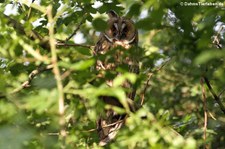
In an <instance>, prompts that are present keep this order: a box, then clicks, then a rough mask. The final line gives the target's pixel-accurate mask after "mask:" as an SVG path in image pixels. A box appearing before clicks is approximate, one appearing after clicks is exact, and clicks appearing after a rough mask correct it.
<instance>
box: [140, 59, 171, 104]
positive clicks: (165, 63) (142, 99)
mask: <svg viewBox="0 0 225 149" xmlns="http://www.w3.org/2000/svg"><path fill="white" fill-rule="evenodd" d="M171 59H172V58H170V59H169V60H167V61H165V62H164V63H163V64H162V65H161V66H160V67H157V68H156V69H155V70H153V71H152V72H151V73H148V79H147V82H146V84H145V87H144V90H143V91H142V93H141V103H140V104H141V105H143V103H144V100H145V93H146V91H147V89H148V88H149V86H150V80H151V77H152V75H153V72H158V71H160V70H161V69H162V68H163V67H164V66H165V65H167V64H168V63H169V61H171Z"/></svg>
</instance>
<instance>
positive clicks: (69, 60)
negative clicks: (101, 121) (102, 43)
mask: <svg viewBox="0 0 225 149" xmlns="http://www.w3.org/2000/svg"><path fill="white" fill-rule="evenodd" d="M0 2H1V3H0V12H1V13H0V26H1V27H0V43H1V46H0V78H1V79H0V148H4V149H6V148H15V149H16V148H100V147H99V146H98V138H97V134H96V131H95V127H96V126H95V121H96V119H97V117H98V115H100V113H103V112H104V109H105V108H107V107H108V106H107V105H105V104H104V103H102V102H101V101H100V100H98V97H99V96H100V95H113V96H116V97H118V98H120V99H121V100H123V99H124V98H123V95H124V89H123V88H120V87H118V86H115V87H112V88H107V87H106V86H105V85H104V82H98V83H97V85H95V86H94V85H92V84H91V83H90V82H92V81H93V80H96V79H97V78H96V75H95V74H96V73H95V72H94V70H93V66H94V64H95V62H96V57H95V56H93V54H92V51H93V46H94V45H95V43H96V42H97V40H98V36H99V34H100V32H101V31H103V30H104V29H105V28H106V20H107V15H106V12H107V11H109V10H115V11H116V12H117V13H118V14H120V15H124V16H126V17H129V18H132V20H134V21H135V25H136V27H137V28H138V30H139V48H140V49H141V51H142V55H141V56H140V66H141V72H140V74H139V75H134V74H129V73H128V72H127V71H126V70H123V72H124V76H123V77H124V78H127V79H130V80H133V81H135V85H136V86H137V89H138V90H137V96H136V99H135V101H136V103H137V104H139V105H140V101H141V99H143V98H144V104H143V105H142V106H141V107H140V109H139V110H138V111H137V112H135V113H130V114H129V115H130V116H129V118H128V119H127V121H126V124H125V126H124V127H123V128H122V129H121V130H120V131H119V134H118V136H117V137H116V140H115V141H114V142H112V143H111V144H110V145H108V147H109V148H157V149H158V148H224V147H225V140H224V139H225V138H224V136H225V129H224V128H225V117H224V113H223V111H222V110H221V106H220V105H219V104H218V102H216V101H215V98H214V97H213V96H212V95H211V91H210V90H209V89H208V86H207V84H206V81H207V80H209V81H210V85H211V86H212V88H213V90H214V92H215V93H216V95H217V96H219V100H220V101H221V102H222V103H224V102H225V101H224V96H225V95H224V94H223V89H224V87H225V86H224V84H225V77H224V75H225V69H224V68H225V62H224V56H225V51H224V48H223V45H224V42H225V40H224V32H225V31H224V27H225V24H224V22H225V13H224V10H225V9H224V8H225V7H224V6H225V3H224V1H214V0H210V1H207V2H217V3H219V2H220V4H223V6H181V1H178V0H172V1H167V0H161V1H158V0H142V1H139V0H137V1H131V0H123V1H122V0H114V1H110V0H99V1H93V0H82V1H81V0H77V1H73V0H55V1H48V0H46V1H44V0H34V1H33V2H31V1H27V0H23V1H22V0H21V1H8V0H1V1H0ZM182 2H184V1H182ZM186 2H187V3H188V2H197V1H189V0H187V1H186ZM199 2H205V1H204V0H201V1H199ZM187 3H186V4H187ZM182 4H183V3H182ZM11 9H13V11H9V10H11ZM34 70H36V71H34ZM109 77H111V76H110V75H109ZM204 78H206V80H204ZM201 80H202V81H201ZM114 81H115V82H117V83H118V84H121V83H122V81H123V79H121V78H115V80H114ZM147 82H148V83H147ZM201 82H202V83H201ZM146 84H147V85H146ZM143 94H144V96H143ZM202 96H205V98H203V97H202ZM204 100H205V101H204ZM204 104H205V106H204ZM62 108H63V109H65V110H62ZM117 110H119V111H120V112H124V110H123V109H117ZM143 117H145V118H144V119H143ZM206 117H207V118H208V119H205V118H206ZM205 124H207V126H204V125H205Z"/></svg>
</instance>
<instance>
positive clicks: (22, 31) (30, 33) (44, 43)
mask: <svg viewBox="0 0 225 149" xmlns="http://www.w3.org/2000/svg"><path fill="white" fill-rule="evenodd" d="M3 17H5V18H6V19H7V24H8V25H10V26H12V27H13V28H14V29H15V31H16V32H17V33H19V34H21V35H25V36H26V37H28V38H29V39H31V40H38V41H39V42H40V46H41V47H42V48H43V49H47V50H50V46H49V43H48V41H47V40H45V39H44V38H43V37H42V36H41V35H39V34H38V33H37V32H36V31H34V30H31V31H26V30H25V29H24V27H23V25H22V24H21V23H19V22H17V21H16V20H14V19H12V18H10V17H9V16H7V15H4V14H3Z"/></svg>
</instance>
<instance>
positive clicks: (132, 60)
mask: <svg viewBox="0 0 225 149" xmlns="http://www.w3.org/2000/svg"><path fill="white" fill-rule="evenodd" d="M108 16H109V20H108V28H107V30H106V31H105V32H103V33H101V35H100V37H99V40H98V42H97V44H96V46H95V49H94V53H95V55H96V56H97V57H98V56H100V55H104V54H107V53H108V52H110V50H112V49H116V51H115V53H114V55H113V56H111V57H112V58H113V61H112V60H109V59H107V58H105V59H103V60H102V59H101V60H97V64H96V69H97V71H98V72H99V73H98V76H99V77H100V78H103V79H104V74H103V73H101V72H102V71H111V70H116V68H117V66H119V65H121V64H126V65H127V66H128V68H129V70H128V71H129V72H131V73H136V74H137V73H139V67H138V55H136V54H137V53H139V52H138V47H137V44H138V32H137V29H136V28H135V26H134V23H133V21H132V20H130V19H127V18H125V17H120V16H118V15H117V14H116V13H115V12H114V11H109V12H108ZM119 46H121V47H123V48H124V49H125V50H134V51H128V53H129V54H128V55H126V56H124V52H125V51H124V50H121V48H118V49H117V47H119ZM117 75H120V73H117ZM105 81H106V82H107V85H108V86H112V85H113V84H112V80H109V79H107V80H105ZM123 87H125V88H129V89H130V90H131V91H130V92H128V93H127V99H130V100H133V99H134V97H135V92H136V90H135V89H134V88H133V86H132V85H131V84H130V83H129V82H125V83H124V84H123ZM101 99H102V100H103V101H104V102H105V103H106V104H109V105H113V106H119V107H123V106H122V104H121V103H120V102H119V101H118V100H117V99H116V98H114V97H108V96H104V97H101ZM125 118H126V114H124V115H119V114H117V113H116V112H115V111H113V110H112V109H110V110H106V115H105V116H101V117H100V118H99V120H98V121H97V131H98V134H99V139H100V143H99V144H100V145H105V144H107V143H108V142H110V141H111V140H112V139H113V138H114V137H115V135H116V133H117V131H118V129H119V128H121V126H122V125H123V123H124V120H125Z"/></svg>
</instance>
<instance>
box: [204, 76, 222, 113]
mask: <svg viewBox="0 0 225 149" xmlns="http://www.w3.org/2000/svg"><path fill="white" fill-rule="evenodd" d="M203 78H204V81H205V83H206V85H207V87H208V89H209V91H210V93H211V94H212V96H213V97H214V99H215V101H216V103H217V104H218V105H219V107H220V109H221V110H222V112H223V113H224V114H225V107H224V105H223V103H222V102H221V101H220V97H219V96H217V95H216V93H215V91H214V90H213V88H212V86H211V84H210V82H209V80H208V78H207V77H205V76H204V77H203Z"/></svg>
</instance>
